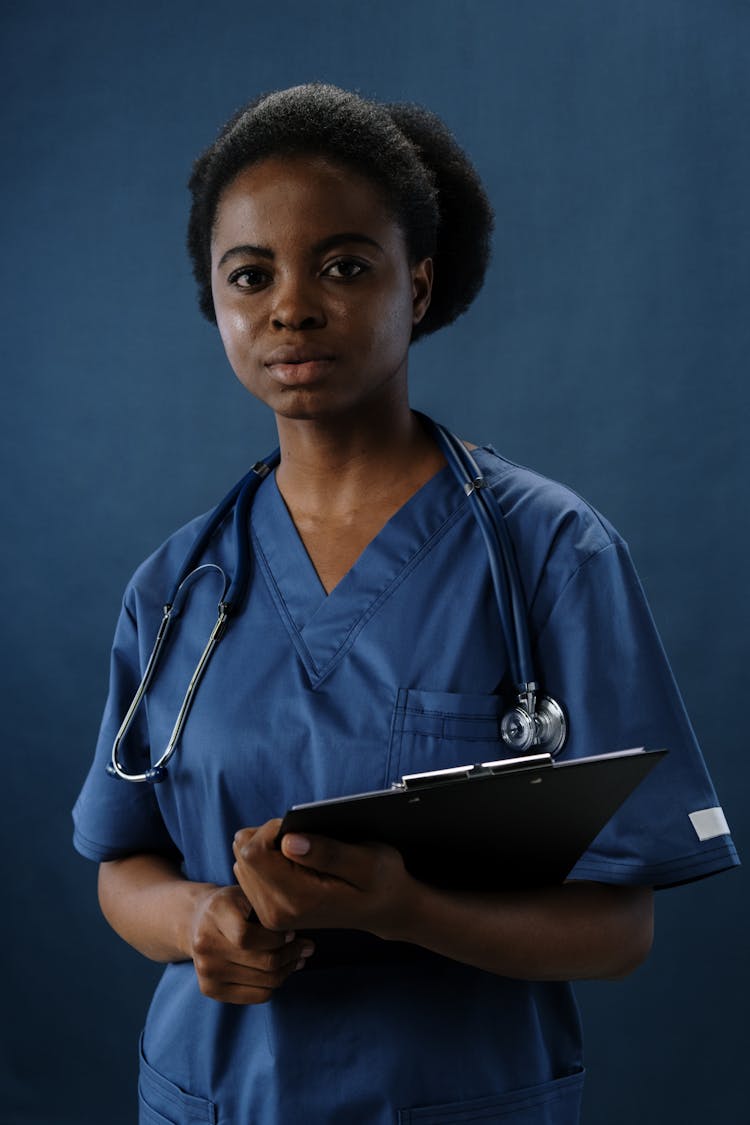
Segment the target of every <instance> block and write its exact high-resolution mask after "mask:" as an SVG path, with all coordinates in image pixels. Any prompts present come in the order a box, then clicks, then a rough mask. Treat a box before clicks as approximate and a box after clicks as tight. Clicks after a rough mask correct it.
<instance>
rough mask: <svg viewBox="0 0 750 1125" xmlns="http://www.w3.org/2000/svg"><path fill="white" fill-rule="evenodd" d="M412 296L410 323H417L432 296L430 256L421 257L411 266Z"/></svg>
mask: <svg viewBox="0 0 750 1125" xmlns="http://www.w3.org/2000/svg"><path fill="white" fill-rule="evenodd" d="M411 280H412V296H413V310H414V315H413V319H412V324H419V322H420V320H421V319H422V318H423V316H424V314H425V313H426V312H427V310H428V308H429V307H430V297H431V296H432V258H423V259H422V261H421V262H417V264H416V265H415V266H412V270H411Z"/></svg>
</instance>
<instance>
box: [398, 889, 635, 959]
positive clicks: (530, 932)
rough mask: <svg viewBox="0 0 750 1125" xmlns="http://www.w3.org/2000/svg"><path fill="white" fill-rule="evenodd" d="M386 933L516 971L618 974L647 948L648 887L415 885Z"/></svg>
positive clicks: (447, 955)
mask: <svg viewBox="0 0 750 1125" xmlns="http://www.w3.org/2000/svg"><path fill="white" fill-rule="evenodd" d="M383 936H388V937H390V938H393V939H396V940H401V941H409V942H413V943H415V944H417V945H421V946H424V947H425V948H427V949H431V950H433V951H434V952H436V953H441V954H443V955H444V956H446V957H451V958H453V959H454V960H457V961H463V962H465V963H467V964H470V965H474V966H476V967H478V968H481V969H486V970H487V971H489V972H492V973H498V974H500V975H502V976H507V977H513V978H516V979H524V980H580V979H586V978H597V977H599V978H617V977H622V976H625V975H626V974H627V973H629V972H631V971H632V970H633V969H635V968H637V966H638V965H639V964H640V963H641V962H642V961H643V960H644V959H645V958H646V956H647V955H648V952H649V950H650V948H651V942H652V939H653V893H652V891H651V889H650V888H645V887H614V886H606V885H604V884H600V883H567V884H565V885H564V886H561V887H551V888H548V889H543V890H535V891H523V892H508V893H504V894H498V895H483V894H468V893H456V892H448V891H440V890H436V889H435V888H432V887H427V886H424V885H420V886H419V888H418V890H417V892H416V894H415V895H414V896H413V898H412V900H411V905H410V906H409V907H408V908H407V910H405V911H403V912H402V916H401V918H400V920H396V922H395V924H394V926H393V927H392V930H391V932H389V933H388V934H387V935H385V934H384V935H383Z"/></svg>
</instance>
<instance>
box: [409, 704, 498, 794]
mask: <svg viewBox="0 0 750 1125" xmlns="http://www.w3.org/2000/svg"><path fill="white" fill-rule="evenodd" d="M503 710H504V701H503V699H502V698H501V697H500V696H498V695H468V694H465V693H456V692H446V691H421V690H419V689H416V688H402V689H401V690H399V693H398V698H397V700H396V707H395V710H394V715H393V726H392V732H391V746H390V754H389V762H388V779H387V781H388V784H391V783H392V782H394V781H398V780H399V779H400V778H401V777H402V776H403V775H404V774H405V773H426V772H427V771H428V770H442V769H449V768H450V767H451V766H465V765H473V764H474V763H475V762H487V761H496V760H497V759H499V758H504V757H509V756H510V755H509V753H508V751H507V747H506V746H505V744H504V743H503V742H502V741H501V738H500V718H501V716H502V714H503Z"/></svg>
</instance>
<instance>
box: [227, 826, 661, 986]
mask: <svg viewBox="0 0 750 1125" xmlns="http://www.w3.org/2000/svg"><path fill="white" fill-rule="evenodd" d="M280 824H281V822H280V821H278V820H272V821H269V822H268V823H267V824H264V825H263V827H262V828H257V829H253V828H245V829H243V830H242V831H241V832H238V833H237V835H236V837H235V841H234V854H235V857H236V860H237V862H236V863H235V865H234V873H235V876H236V878H237V881H238V883H239V885H240V887H241V888H242V890H243V891H244V893H245V895H246V896H247V898H248V900H249V901H250V902H251V903H252V905H253V908H254V909H255V911H256V913H257V914H258V916H259V918H260V919H261V921H262V922H263V925H264V926H266V927H267V928H268V929H270V930H280V931H283V930H287V929H297V928H300V929H303V928H307V927H310V928H313V929H315V928H327V927H335V928H341V929H358V930H367V931H369V932H370V933H372V934H375V935H377V936H378V937H381V938H386V939H389V940H397V941H407V942H410V943H412V944H415V945H420V946H422V947H424V948H425V949H430V950H432V951H433V952H435V953H440V954H442V955H443V956H445V957H450V958H451V959H453V960H455V961H463V962H464V963H465V964H468V965H474V966H476V967H477V968H480V969H485V970H487V971H488V972H491V973H497V974H499V975H501V976H507V977H513V978H515V979H523V980H580V979H585V978H597V977H620V976H624V975H625V974H627V973H629V972H631V971H632V970H633V969H634V968H635V967H636V966H637V965H639V964H640V963H641V961H643V959H644V958H645V957H646V955H647V953H648V951H649V948H650V946H651V940H652V934H653V905H652V892H651V890H650V889H649V888H647V887H618V886H605V885H603V884H597V883H582V882H581V883H567V884H565V885H564V886H556V887H542V888H539V889H537V890H529V891H502V892H501V891H498V892H492V893H478V892H477V893H474V892H463V891H449V890H439V889H437V888H435V887H430V886H428V885H426V884H424V883H420V882H418V881H417V880H415V879H413V878H412V877H411V876H410V875H409V874H408V872H407V871H406V869H405V868H404V864H403V860H402V859H401V856H400V854H399V853H398V852H397V851H395V849H393V848H390V847H387V846H385V845H381V844H363V845H359V844H358V845H353V844H341V843H337V842H336V841H334V840H329V839H326V838H324V837H321V836H307V835H305V836H298V835H296V834H290V835H287V836H284V838H283V840H282V843H281V850H278V849H277V848H276V847H275V845H274V841H275V839H276V836H277V835H278V830H279V827H280Z"/></svg>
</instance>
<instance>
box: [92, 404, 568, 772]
mask: <svg viewBox="0 0 750 1125" xmlns="http://www.w3.org/2000/svg"><path fill="white" fill-rule="evenodd" d="M421 417H422V419H423V421H424V422H425V424H426V425H427V426H428V427H429V428H430V429H431V431H432V433H433V435H434V437H435V439H436V441H437V443H438V445H439V446H440V448H441V449H442V451H443V453H444V455H445V459H446V461H447V463H448V465H449V466H450V469H451V471H452V472H453V475H454V476H455V478H456V480H457V481H458V483H459V484H460V485H461V487H462V488H463V490H464V492H465V493H466V495H467V496H468V498H469V503H470V505H471V509H472V512H473V514H474V517H475V519H476V521H477V524H478V525H479V529H480V531H481V533H482V537H483V538H484V542H485V546H486V548H487V558H488V561H489V566H490V574H491V576H492V585H493V588H494V593H495V598H496V600H497V607H498V612H499V614H500V622H501V625H502V630H503V637H504V640H505V647H506V651H507V654H508V661H509V664H510V673H511V677H512V680H513V684H514V685H515V690H516V694H517V701H516V703H515V705H514V706H513V707H511V708H510V709H509V710H508V711H506V713H505V714H504V715H503V716H502V718H501V720H500V737H501V739H502V741H503V742H504V743H505V745H506V746H507V747H508V748H509V749H510V750H512V751H513V752H514V753H516V754H525V753H527V752H528V751H530V750H535V751H537V752H541V753H547V754H552V755H554V754H557V753H559V751H560V750H561V749H562V747H563V745H564V743H565V738H566V736H567V724H566V721H565V715H564V713H563V710H562V708H561V706H560V705H559V703H557V702H556V701H555V700H554V699H551V698H550V697H549V696H547V695H542V694H541V691H540V687H539V684H538V683H537V681H536V677H535V675H534V668H533V664H532V659H531V641H530V638H529V629H528V619H527V609H526V603H525V599H524V594H523V588H522V586H521V579H520V577H519V574H518V568H517V566H516V558H515V553H514V550H513V544H512V543H511V540H510V536H509V534H508V529H507V527H506V525H505V518H504V516H503V513H502V511H501V509H500V505H499V504H498V502H497V500H496V499H495V496H494V494H493V493H492V490H491V489H490V488H488V486H487V481H486V480H485V478H484V477H483V475H482V473H481V470H480V468H479V466H478V465H477V463H476V461H475V460H474V458H473V457H472V455H471V453H470V451H469V450H468V449H467V448H466V446H465V445H464V444H463V442H462V441H460V440H459V438H457V437H456V436H455V434H452V433H451V432H450V430H446V429H445V427H444V426H441V425H439V424H438V423H437V422H433V421H432V419H430V418H427V417H426V416H424V415H422V416H421ZM280 459H281V458H280V453H279V450H278V449H276V450H274V452H273V453H272V454H270V456H268V457H266V458H264V459H263V460H261V461H256V463H255V464H254V465H253V467H252V468H251V469H250V471H249V472H248V473H247V474H246V475H245V476H244V477H243V478H242V479H241V480H240V481H238V482H237V484H235V486H234V487H233V488H232V489H231V490H230V491H229V492H228V493H227V495H226V496H225V497H224V499H223V500H222V501H221V502H220V503H219V504H218V505H217V506H216V508H214V510H213V512H211V513H210V515H209V516H208V517H207V519H206V522H205V523H204V525H203V528H202V530H201V532H200V534H199V536H198V537H197V539H196V540H195V542H194V544H193V546H192V547H191V549H190V552H189V553H188V555H187V557H186V559H185V561H184V563H183V565H182V569H181V570H180V572H179V574H178V576H177V579H176V581H175V583H174V585H173V587H172V590H171V593H170V596H169V598H168V599H167V601H166V603H165V605H164V610H163V614H162V619H161V623H160V625H159V628H158V631H157V634H156V640H155V641H154V647H153V649H152V650H151V655H150V656H149V658H148V662H147V664H146V670H145V672H144V673H143V678H142V679H141V682H140V684H139V686H138V690H137V691H136V693H135V695H134V697H133V701H132V703H131V704H130V706H129V707H128V709H127V712H126V714H125V718H124V719H123V721H122V725H121V727H120V729H119V730H118V732H117V735H116V737H115V741H114V743H113V745H112V756H111V759H110V761H109V763H108V764H107V767H106V768H107V773H108V774H110V776H112V777H119V778H122V780H123V781H148V782H150V783H151V784H156V783H158V782H161V781H164V779H165V777H166V776H167V762H168V761H169V759H170V758H171V757H172V755H173V754H174V752H175V750H176V749H177V745H178V743H179V740H180V736H181V734H182V731H183V729H184V726H185V721H186V719H187V716H188V712H189V711H190V707H191V705H192V703H193V699H194V698H195V693H196V691H197V690H198V685H199V684H200V682H201V680H202V678H203V676H204V674H205V671H206V667H207V666H208V662H209V660H210V659H211V656H212V654H213V651H214V649H215V648H216V646H217V644H218V643H219V641H220V640H221V638H222V636H223V635H224V632H225V630H226V627H227V623H228V621H229V619H230V618H231V617H232V615H233V614H234V613H236V612H237V610H238V609H239V607H240V606H241V605H242V602H243V599H244V596H245V592H246V591H247V587H248V583H249V581H250V569H251V559H250V536H249V534H248V521H249V515H250V505H251V503H252V499H253V496H254V495H255V492H256V491H257V489H258V486H259V485H260V483H261V481H262V480H264V478H265V477H267V476H268V474H269V473H270V472H272V471H273V470H274V469H275V468H276V466H277V465H278V464H279V461H280ZM232 509H234V526H233V532H234V539H235V544H236V566H235V572H234V576H233V578H232V579H231V581H230V579H229V578H228V577H227V575H226V574H225V572H224V571H223V570H222V568H221V567H220V566H218V565H217V564H216V563H201V561H200V560H201V558H202V556H203V555H204V554H205V552H206V548H207V547H208V544H209V542H210V540H211V539H212V537H213V536H214V534H215V533H216V531H217V530H218V528H219V526H220V525H221V524H222V523H224V521H225V520H226V519H227V517H228V516H229V514H230V513H231V511H232ZM211 573H218V574H219V575H220V576H221V578H222V580H223V590H222V593H221V596H220V598H219V604H218V613H217V618H216V624H215V625H214V626H213V628H212V630H211V633H210V635H209V638H208V641H207V642H206V647H205V648H204V649H203V652H202V653H201V655H200V658H199V660H198V663H197V664H196V667H195V671H194V672H193V675H192V676H191V678H190V682H189V684H188V686H187V690H186V692H185V695H184V697H183V700H182V704H181V706H180V709H179V711H178V713H177V718H176V720H175V724H174V727H173V728H172V733H171V734H170V736H169V741H168V742H167V745H166V748H165V750H164V752H163V754H162V755H161V757H160V758H159V759H158V761H156V762H155V763H154V764H153V765H152V766H151V767H150V768H149V769H147V770H145V771H144V772H143V773H128V772H127V771H126V769H125V768H124V766H123V765H122V763H121V761H120V759H119V750H120V746H121V744H122V741H123V739H124V738H125V735H126V734H127V732H128V730H129V729H130V726H131V724H132V722H133V719H134V718H135V715H136V712H137V711H138V708H139V707H140V705H141V702H142V701H143V698H144V696H145V694H146V692H147V691H148V689H149V687H150V686H151V684H152V683H153V680H154V675H155V673H156V669H157V666H158V664H159V659H160V657H161V654H162V652H163V651H164V646H165V644H166V641H167V638H168V637H169V635H170V633H171V631H172V629H173V627H174V622H175V621H176V620H177V618H178V617H179V615H180V613H181V611H182V609H183V606H184V603H185V599H186V597H187V595H188V593H189V591H190V588H191V586H192V585H193V583H194V582H195V581H197V580H198V579H199V578H201V577H203V576H204V575H206V574H211Z"/></svg>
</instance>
